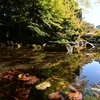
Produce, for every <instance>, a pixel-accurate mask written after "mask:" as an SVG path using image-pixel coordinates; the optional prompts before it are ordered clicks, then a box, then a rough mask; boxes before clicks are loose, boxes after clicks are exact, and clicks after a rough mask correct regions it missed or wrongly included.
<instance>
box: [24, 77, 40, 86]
mask: <svg viewBox="0 0 100 100" xmlns="http://www.w3.org/2000/svg"><path fill="white" fill-rule="evenodd" d="M31 78H32V79H31V80H29V81H27V82H26V84H30V85H31V84H34V83H36V82H38V81H39V78H37V77H31Z"/></svg>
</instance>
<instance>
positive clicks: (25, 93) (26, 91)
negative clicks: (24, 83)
mask: <svg viewBox="0 0 100 100" xmlns="http://www.w3.org/2000/svg"><path fill="white" fill-rule="evenodd" d="M30 90H31V87H29V88H26V87H25V88H20V87H17V88H16V92H17V93H18V94H19V95H22V96H25V97H27V96H28V95H29V93H30Z"/></svg>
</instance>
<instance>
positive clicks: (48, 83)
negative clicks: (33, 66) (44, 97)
mask: <svg viewBox="0 0 100 100" xmlns="http://www.w3.org/2000/svg"><path fill="white" fill-rule="evenodd" d="M50 86H51V84H50V82H43V83H40V84H38V85H36V89H38V90H46V88H47V87H50Z"/></svg>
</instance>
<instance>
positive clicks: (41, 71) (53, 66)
mask: <svg viewBox="0 0 100 100" xmlns="http://www.w3.org/2000/svg"><path fill="white" fill-rule="evenodd" d="M99 50H100V49H99V47H98V48H96V49H93V50H91V49H84V48H74V49H73V52H72V53H67V52H47V51H36V50H34V49H30V48H28V47H26V46H23V47H21V48H19V49H16V48H12V47H3V48H0V73H1V75H2V73H4V71H6V70H8V69H23V71H24V73H30V74H31V75H34V76H36V77H38V78H39V80H40V81H39V82H40V83H41V82H44V81H47V80H50V81H51V83H52V84H53V86H51V87H50V88H49V89H47V90H46V93H43V95H45V94H47V93H51V92H53V91H55V87H56V86H59V87H64V86H65V87H66V86H67V85H68V84H73V83H75V82H76V81H77V79H82V80H86V81H87V83H86V84H85V86H84V87H89V85H90V84H97V83H98V82H100V78H99V77H100V53H99ZM21 73H23V72H22V70H21V71H19V73H18V75H19V76H20V75H21ZM4 75H5V74H4ZM19 76H18V77H19ZM10 79H11V80H12V78H10ZM11 80H10V81H11ZM52 80H53V81H52ZM18 84H19V83H18ZM32 84H33V83H32ZM3 85H6V86H8V85H7V82H6V83H4V82H3V84H2V80H0V87H2V86H3ZM35 85H37V83H36V84H35ZM7 88H8V87H7ZM14 88H15V87H14ZM3 89H4V90H3ZM61 89H62V90H64V88H61ZM1 90H3V91H5V90H6V89H5V86H3V88H1ZM33 90H34V87H33V89H32V91H33ZM34 91H35V92H36V90H34ZM7 93H8V92H7ZM7 93H6V95H8V94H7ZM2 95H3V94H2ZM34 95H36V94H34ZM15 97H16V96H15V94H14V96H13V97H12V98H14V100H15ZM16 98H18V97H16ZM32 98H33V97H32ZM36 98H37V99H30V100H39V99H38V97H36ZM43 98H45V97H43ZM43 98H42V100H47V99H43ZM26 100H27V99H26Z"/></svg>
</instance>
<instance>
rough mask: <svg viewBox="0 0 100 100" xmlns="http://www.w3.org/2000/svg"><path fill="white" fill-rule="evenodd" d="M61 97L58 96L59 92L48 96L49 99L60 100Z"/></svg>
mask: <svg viewBox="0 0 100 100" xmlns="http://www.w3.org/2000/svg"><path fill="white" fill-rule="evenodd" d="M60 97H61V96H60V95H59V94H58V92H53V93H50V94H49V95H48V98H49V99H59V98H60Z"/></svg>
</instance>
